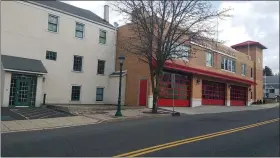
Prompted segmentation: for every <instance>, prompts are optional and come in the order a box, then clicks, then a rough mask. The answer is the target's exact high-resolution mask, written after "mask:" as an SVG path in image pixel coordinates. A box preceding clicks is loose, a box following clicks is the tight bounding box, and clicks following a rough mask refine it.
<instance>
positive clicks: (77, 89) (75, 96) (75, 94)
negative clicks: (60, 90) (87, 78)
mask: <svg viewBox="0 0 280 158" xmlns="http://www.w3.org/2000/svg"><path fill="white" fill-rule="evenodd" d="M80 93H81V86H72V93H71V101H79V100H80Z"/></svg>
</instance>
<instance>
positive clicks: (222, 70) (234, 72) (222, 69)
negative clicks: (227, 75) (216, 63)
mask: <svg viewBox="0 0 280 158" xmlns="http://www.w3.org/2000/svg"><path fill="white" fill-rule="evenodd" d="M221 70H222V71H226V72H231V73H234V74H235V72H233V71H229V70H225V69H221Z"/></svg>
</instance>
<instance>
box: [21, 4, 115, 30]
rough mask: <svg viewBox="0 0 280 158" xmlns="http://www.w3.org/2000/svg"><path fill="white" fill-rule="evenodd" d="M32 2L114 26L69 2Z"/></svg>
mask: <svg viewBox="0 0 280 158" xmlns="http://www.w3.org/2000/svg"><path fill="white" fill-rule="evenodd" d="M26 2H28V1H26ZM32 2H36V3H39V4H41V5H46V6H48V7H51V8H55V9H58V10H62V11H64V12H68V13H71V14H74V15H77V16H80V17H83V18H86V19H89V20H92V21H95V22H98V23H101V24H104V25H106V26H109V27H114V26H113V25H111V24H110V23H109V22H107V21H105V20H104V19H102V18H101V17H99V16H98V15H96V14H94V13H93V12H91V11H89V10H86V9H82V8H78V7H75V6H73V5H70V4H67V3H64V2H60V1H56V0H53V1H31V3H32Z"/></svg>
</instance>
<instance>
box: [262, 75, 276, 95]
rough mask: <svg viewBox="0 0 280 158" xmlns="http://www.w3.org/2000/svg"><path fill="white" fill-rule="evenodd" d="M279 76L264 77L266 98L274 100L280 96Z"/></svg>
mask: <svg viewBox="0 0 280 158" xmlns="http://www.w3.org/2000/svg"><path fill="white" fill-rule="evenodd" d="M279 79H280V78H279V76H277V75H276V76H264V78H263V96H264V98H271V99H274V98H275V97H276V96H279V87H280V86H279Z"/></svg>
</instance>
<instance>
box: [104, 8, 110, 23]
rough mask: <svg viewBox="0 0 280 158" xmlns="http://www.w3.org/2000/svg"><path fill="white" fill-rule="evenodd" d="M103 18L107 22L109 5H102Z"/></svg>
mask: <svg viewBox="0 0 280 158" xmlns="http://www.w3.org/2000/svg"><path fill="white" fill-rule="evenodd" d="M104 20H105V21H107V22H109V6H108V5H104Z"/></svg>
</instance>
